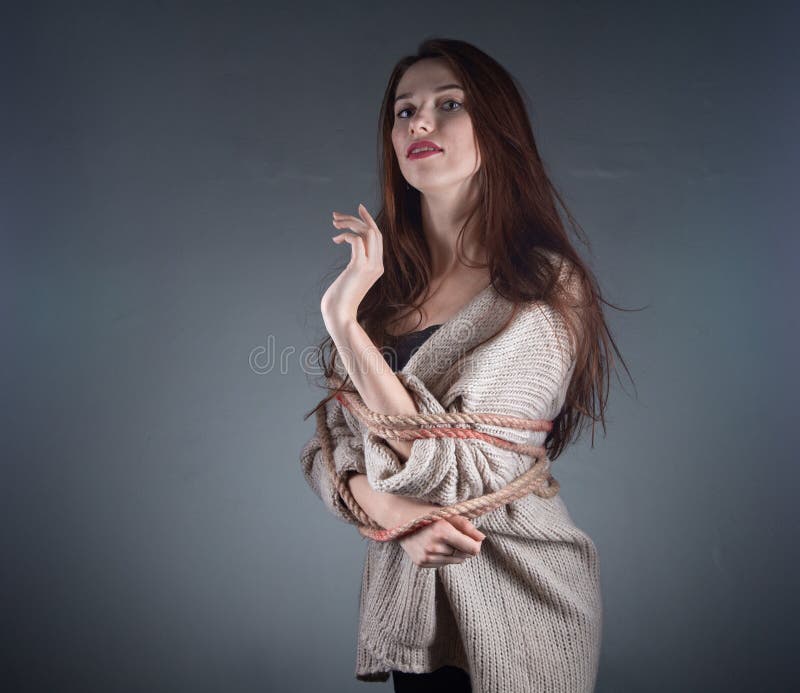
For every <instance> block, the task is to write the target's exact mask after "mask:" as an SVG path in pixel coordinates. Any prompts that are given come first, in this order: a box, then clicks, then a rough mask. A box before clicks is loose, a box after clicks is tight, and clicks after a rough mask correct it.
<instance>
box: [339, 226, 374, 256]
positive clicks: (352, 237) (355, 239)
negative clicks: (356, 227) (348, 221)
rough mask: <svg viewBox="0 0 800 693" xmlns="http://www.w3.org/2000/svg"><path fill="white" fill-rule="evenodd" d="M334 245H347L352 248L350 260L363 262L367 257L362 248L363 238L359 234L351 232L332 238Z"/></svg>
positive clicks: (364, 249)
mask: <svg viewBox="0 0 800 693" xmlns="http://www.w3.org/2000/svg"><path fill="white" fill-rule="evenodd" d="M333 242H334V243H349V244H350V245H351V246H352V254H351V256H350V258H351V259H352V260H364V259H366V257H367V251H366V248H365V247H364V238H363V237H362V236H361V234H359V233H355V232H353V231H345V232H344V233H340V234H339V235H338V236H334V237H333Z"/></svg>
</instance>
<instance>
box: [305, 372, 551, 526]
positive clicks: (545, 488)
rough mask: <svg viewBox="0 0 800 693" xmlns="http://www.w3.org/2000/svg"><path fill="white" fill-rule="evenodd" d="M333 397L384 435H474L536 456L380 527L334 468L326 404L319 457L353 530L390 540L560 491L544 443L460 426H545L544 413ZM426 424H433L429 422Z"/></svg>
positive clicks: (335, 378)
mask: <svg viewBox="0 0 800 693" xmlns="http://www.w3.org/2000/svg"><path fill="white" fill-rule="evenodd" d="M331 381H332V384H333V385H334V387H336V388H337V389H339V388H340V387H341V386H342V384H343V381H342V380H341V379H340V378H339V376H338V375H334V376H333V377H332V378H331ZM336 399H337V400H338V401H339V402H340V403H341V404H342V406H345V407H347V408H348V410H350V412H351V413H352V414H353V415H354V416H355V417H356V418H357V419H359V421H361V423H363V424H364V425H365V426H366V427H367V428H368V429H369V430H370V431H371V432H372V433H374V434H375V435H377V436H379V437H381V438H384V439H387V440H388V439H395V440H416V439H419V438H462V439H467V438H477V439H480V440H483V441H486V442H488V443H491V444H493V445H496V446H498V447H501V448H505V449H506V450H513V451H514V452H518V453H520V454H523V455H528V456H530V457H533V458H534V459H535V462H534V464H533V466H532V467H531V468H530V469H528V470H527V471H525V472H524V473H522V474H520V475H519V476H518V477H517V478H516V479H514V480H512V481H511V482H509V483H508V484H507V485H506V486H504V487H503V488H501V489H499V490H498V491H495V492H493V493H488V494H486V495H484V496H479V497H477V498H470V499H467V500H465V501H462V502H460V503H456V504H454V505H448V506H446V507H443V508H439V509H438V510H433V511H431V512H430V513H428V514H426V515H423V516H421V517H418V518H416V519H414V520H412V521H411V522H407V523H406V524H404V525H400V526H398V527H393V528H391V529H384V528H382V527H381V526H380V525H379V524H377V523H376V522H375V521H374V520H372V518H370V517H369V516H368V515H367V514H366V513H365V512H364V511H363V510H362V508H361V507H360V506H359V505H358V503H357V502H356V500H355V498H353V494H352V493H351V492H350V488H349V487H348V485H347V481H346V480H345V479H344V478H342V477H340V476H339V475H338V474H337V473H336V468H335V465H334V460H333V448H334V445H333V441H332V438H331V433H330V430H329V429H328V425H327V421H326V414H325V407H324V406H322V407H320V408H319V409H317V412H316V415H317V437H318V438H319V443H320V448H321V450H322V459H323V461H324V464H325V466H326V468H327V471H328V473H329V474H330V475H331V478H332V479H333V483H334V487H335V489H336V491H337V492H338V493H339V495H340V496H341V498H342V500H343V501H344V503H345V504H346V505H347V507H348V509H349V510H350V512H351V513H352V514H353V516H354V517H355V518H356V519H357V520H358V521H359V522H360V523H361V525H360V526H359V528H358V531H359V532H360V533H361V534H362V535H363V536H365V537H368V538H370V539H374V540H375V541H392V540H393V539H398V538H399V537H402V536H405V535H406V534H411V533H413V532H415V531H416V530H418V529H421V528H422V527H425V526H427V525H429V524H432V523H433V522H436V521H437V520H439V519H442V518H446V517H450V516H452V515H461V516H462V517H466V518H467V519H472V518H474V517H478V516H479V515H485V514H486V513H489V512H491V511H492V510H495V509H497V508H499V507H501V506H503V505H505V504H507V503H510V502H511V501H513V500H516V499H518V498H522V497H523V496H526V495H528V494H530V493H534V494H536V495H537V496H540V497H541V498H552V497H553V496H555V495H556V494H558V491H559V484H558V481H557V480H556V479H555V478H554V477H553V476H552V475H551V474H550V460H549V459H548V458H547V452H546V450H545V448H544V447H543V446H539V445H525V444H523V443H514V442H512V441H509V440H505V439H503V438H500V437H498V436H493V435H490V434H488V433H483V432H481V431H478V430H476V429H474V428H464V427H462V426H464V425H467V426H469V425H471V424H487V425H490V426H501V427H504V428H514V429H520V430H527V431H550V430H552V428H553V422H552V421H547V420H544V419H525V418H520V417H516V416H506V415H502V414H492V413H473V412H453V413H447V414H400V415H389V414H380V413H378V412H375V411H373V410H371V409H370V408H369V407H367V406H366V404H364V401H363V399H362V398H361V397H360V396H359V395H358V394H354V393H350V392H345V391H342V392H340V393H339V394H337V395H336ZM428 426H434V427H433V428H428Z"/></svg>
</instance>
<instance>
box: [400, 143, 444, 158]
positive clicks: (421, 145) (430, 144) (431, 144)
mask: <svg viewBox="0 0 800 693" xmlns="http://www.w3.org/2000/svg"><path fill="white" fill-rule="evenodd" d="M418 147H433V148H434V149H436V150H437V151H440V152H441V151H442V148H441V147H440V146H439V145H438V144H436V142H431V141H430V140H420V141H419V142H412V144H411V145H410V146H409V148H408V149H407V150H406V156H411V152H412V151H414V150H415V149H417V148H418Z"/></svg>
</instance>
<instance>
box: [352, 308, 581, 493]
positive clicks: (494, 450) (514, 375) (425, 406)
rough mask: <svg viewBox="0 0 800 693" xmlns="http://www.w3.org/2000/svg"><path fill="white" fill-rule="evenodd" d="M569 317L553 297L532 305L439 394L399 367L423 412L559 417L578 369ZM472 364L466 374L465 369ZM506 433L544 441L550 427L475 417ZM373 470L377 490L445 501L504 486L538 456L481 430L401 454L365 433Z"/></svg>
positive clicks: (417, 443) (428, 441)
mask: <svg viewBox="0 0 800 693" xmlns="http://www.w3.org/2000/svg"><path fill="white" fill-rule="evenodd" d="M573 346H574V345H573V344H572V342H571V341H570V339H569V336H568V332H567V330H566V325H565V323H564V321H563V319H562V318H561V317H560V315H559V314H558V313H557V312H556V311H555V310H553V309H552V308H550V306H549V305H548V304H545V303H537V304H534V305H529V306H526V307H525V308H524V309H523V314H522V315H521V316H519V317H517V318H516V319H515V320H514V321H513V322H512V324H511V325H509V326H508V327H507V328H506V330H505V331H504V332H503V333H501V334H500V335H498V336H497V337H495V338H494V340H490V342H489V343H487V344H486V345H483V346H481V347H478V348H477V349H475V351H474V352H473V353H472V354H471V355H470V356H468V358H467V359H466V360H465V363H464V365H465V368H464V370H461V371H460V373H461V375H460V376H459V378H458V379H457V380H456V382H455V383H454V384H453V385H452V386H451V387H450V388H449V389H448V390H447V392H446V393H445V394H444V395H443V397H442V401H444V402H446V403H447V405H446V406H445V404H443V403H442V401H440V400H438V399H437V398H436V397H435V396H434V395H433V393H432V392H431V390H430V389H429V388H428V387H427V386H426V385H425V383H423V382H422V380H420V378H418V377H416V376H415V375H413V374H411V373H403V372H402V371H401V372H399V373H398V374H397V375H398V377H399V378H400V379H401V381H402V382H403V384H404V386H405V387H406V388H407V389H408V390H409V393H410V394H411V396H412V398H413V399H414V401H415V403H416V405H417V408H418V409H419V411H420V412H421V413H437V414H441V413H445V412H487V413H496V414H506V415H512V416H518V417H523V418H530V419H547V420H551V419H553V418H554V417H555V416H556V415H557V414H558V412H559V411H560V409H561V407H562V406H563V403H564V400H565V396H566V389H567V386H568V385H569V381H570V379H571V376H572V373H573V370H574V365H575V362H574V348H573ZM464 372H466V373H467V374H468V376H467V375H463V373H464ZM473 427H474V428H475V429H477V430H479V431H482V432H484V433H489V434H492V435H495V436H498V437H501V438H505V439H506V440H510V441H513V442H517V443H527V444H530V445H543V444H544V440H545V438H546V436H547V432H546V431H521V430H519V429H512V428H507V427H496V426H489V425H484V424H474V425H473ZM363 441H364V460H365V464H366V468H367V471H366V473H367V478H368V479H369V482H370V485H371V486H372V487H373V488H374V489H375V490H377V491H383V492H387V493H394V494H400V495H405V496H411V497H414V498H417V499H420V500H423V501H426V502H429V503H435V504H438V505H452V504H454V503H458V502H461V501H463V500H467V499H469V498H475V497H478V496H482V495H485V494H487V493H491V492H493V491H497V490H498V489H500V488H502V487H503V486H505V485H506V484H508V483H509V482H510V481H512V480H513V479H515V478H516V477H517V476H519V475H520V474H522V473H523V472H524V471H526V470H527V469H529V468H530V467H531V466H532V465H533V462H534V460H533V458H532V457H530V456H526V455H522V454H521V453H517V452H514V451H511V450H506V449H504V448H500V447H498V446H496V445H493V444H491V443H489V442H486V441H483V440H480V439H477V438H467V439H458V438H421V439H416V440H414V442H413V444H412V446H411V453H410V455H409V457H408V459H407V460H405V461H401V459H400V458H399V457H398V456H397V454H396V453H395V451H394V450H393V449H392V448H391V447H390V446H389V445H388V444H387V443H386V441H385V440H383V439H382V438H380V437H378V436H377V435H375V434H373V433H372V432H370V431H369V430H368V429H367V430H365V431H364V433H363Z"/></svg>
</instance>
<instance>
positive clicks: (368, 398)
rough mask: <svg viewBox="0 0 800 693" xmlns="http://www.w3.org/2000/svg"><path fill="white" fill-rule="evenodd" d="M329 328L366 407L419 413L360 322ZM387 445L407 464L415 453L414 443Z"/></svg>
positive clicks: (399, 441)
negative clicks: (412, 449) (412, 448)
mask: <svg viewBox="0 0 800 693" xmlns="http://www.w3.org/2000/svg"><path fill="white" fill-rule="evenodd" d="M327 327H328V332H329V334H330V335H331V339H333V342H334V344H336V349H337V351H338V352H339V354H340V356H341V358H342V362H343V364H344V366H345V368H346V370H347V372H348V373H349V375H350V378H351V380H352V381H353V384H354V385H355V387H356V389H357V390H358V393H359V394H360V395H361V399H363V400H364V404H366V405H367V406H368V407H369V408H370V409H372V410H373V411H376V412H379V413H381V414H417V413H419V412H418V410H417V407H416V405H415V404H414V400H413V399H412V398H411V395H410V394H409V393H408V390H406V388H405V387H404V386H403V384H402V383H401V382H400V380H399V378H398V377H397V376H396V375H395V374H394V372H393V371H392V369H391V368H390V367H389V364H388V363H386V360H385V359H384V358H383V354H381V352H380V350H379V349H378V348H377V347H376V346H375V344H373V342H372V340H371V339H370V338H369V336H368V335H367V333H366V332H365V331H364V329H363V328H362V327H361V325H359V324H358V322H357V321H356V320H353V319H350V320H344V321H336V322H333V323H331V324H329V325H327ZM386 443H387V445H389V446H390V447H391V448H392V449H393V450H394V451H395V452H396V453H397V455H398V457H401V458H402V460H403V461H405V460H407V459H408V456H409V455H410V454H411V445H412V443H413V441H410V440H387V441H386ZM382 495H383V494H382ZM376 519H377V518H376Z"/></svg>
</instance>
